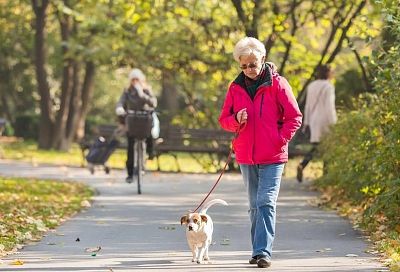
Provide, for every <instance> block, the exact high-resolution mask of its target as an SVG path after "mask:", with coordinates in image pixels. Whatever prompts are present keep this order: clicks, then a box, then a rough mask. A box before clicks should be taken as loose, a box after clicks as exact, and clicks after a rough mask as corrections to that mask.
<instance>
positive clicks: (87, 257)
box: [0, 160, 388, 272]
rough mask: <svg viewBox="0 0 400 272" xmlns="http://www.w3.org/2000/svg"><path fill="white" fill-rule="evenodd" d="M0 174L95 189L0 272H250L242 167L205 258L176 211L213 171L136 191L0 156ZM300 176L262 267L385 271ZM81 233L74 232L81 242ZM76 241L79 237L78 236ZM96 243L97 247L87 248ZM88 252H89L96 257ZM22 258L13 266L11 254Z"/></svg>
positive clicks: (226, 186)
mask: <svg viewBox="0 0 400 272" xmlns="http://www.w3.org/2000/svg"><path fill="white" fill-rule="evenodd" d="M0 175H2V176H21V177H35V178H44V179H60V180H71V181H81V182H85V183H87V184H88V185H90V186H92V187H93V188H95V189H96V190H97V191H98V194H97V195H96V196H95V197H94V199H93V203H92V206H91V207H90V208H88V209H86V210H84V211H83V212H81V213H79V214H77V215H75V216H74V217H72V218H70V219H69V220H67V221H66V222H65V223H64V224H62V225H61V226H60V227H59V228H57V229H56V230H55V231H50V232H48V233H47V234H46V236H45V237H44V238H43V239H42V240H41V241H40V242H35V243H30V244H28V245H27V246H25V247H24V248H23V249H22V250H20V252H19V253H18V254H14V255H11V256H7V257H6V258H4V259H2V260H1V261H0V271H42V272H43V271H86V272H89V271H164V270H165V271H251V269H259V268H256V266H255V265H250V264H248V258H249V257H250V254H251V250H250V248H251V247H250V239H249V230H250V225H249V219H248V215H247V198H246V193H245V189H244V185H243V182H242V179H241V176H240V175H239V174H226V175H224V177H223V178H222V181H221V183H220V185H219V186H218V187H217V189H216V191H215V193H214V194H213V195H212V196H211V198H221V199H224V200H225V201H227V202H228V204H229V206H218V205H215V206H213V207H211V208H210V209H209V211H208V214H209V215H210V216H211V217H212V218H213V221H214V239H213V240H214V242H213V244H212V246H211V247H210V258H211V260H210V262H209V263H207V264H200V265H199V264H196V263H192V262H191V252H190V250H189V248H188V245H187V243H186V239H185V229H184V227H182V226H181V225H180V218H181V216H182V215H184V214H185V213H186V212H187V211H188V210H190V209H194V208H195V207H196V205H197V204H198V203H199V202H200V201H201V200H202V198H203V197H204V195H205V194H206V193H207V192H208V190H209V189H210V188H211V186H212V185H213V184H214V181H215V180H216V178H217V175H201V174H167V173H157V172H154V173H146V175H145V177H144V183H143V186H142V190H143V194H142V195H137V187H136V184H135V183H133V184H126V183H125V182H124V177H125V173H124V172H123V171H112V172H111V174H110V175H105V174H104V172H102V171H98V172H96V173H95V174H94V175H91V174H90V173H89V171H88V170H87V169H81V168H68V167H58V166H46V165H41V166H37V165H32V164H29V163H21V162H13V161H4V160H2V161H1V160H0ZM315 197H316V193H315V192H310V191H309V190H308V186H307V182H305V183H304V184H298V183H297V182H296V181H295V180H291V179H284V180H283V181H282V186H281V192H280V196H279V199H278V209H277V213H278V218H277V236H276V239H275V243H274V250H273V260H272V266H271V267H270V268H267V269H264V270H268V271H280V272H281V271H282V272H284V271H319V272H323V271H362V272H367V271H388V270H387V269H386V268H385V267H384V266H383V265H382V264H381V263H379V261H378V258H377V256H374V255H372V254H369V253H366V252H368V250H370V248H369V244H368V243H367V242H366V240H365V237H362V234H361V233H360V232H358V231H357V230H354V229H353V228H352V226H351V225H350V223H349V222H348V221H347V220H345V219H343V218H341V217H339V216H338V215H336V214H335V213H334V212H331V211H325V210H322V209H319V208H317V207H314V206H313V205H311V204H310V203H311V202H312V200H313V199H315ZM78 238H79V239H78ZM77 240H79V242H77ZM95 247H101V250H100V251H99V252H97V253H96V254H93V253H92V252H86V251H85V249H86V248H95ZM93 255H95V256H93ZM16 259H19V260H22V261H23V262H24V264H23V265H12V264H11V263H12V262H13V261H14V260H16Z"/></svg>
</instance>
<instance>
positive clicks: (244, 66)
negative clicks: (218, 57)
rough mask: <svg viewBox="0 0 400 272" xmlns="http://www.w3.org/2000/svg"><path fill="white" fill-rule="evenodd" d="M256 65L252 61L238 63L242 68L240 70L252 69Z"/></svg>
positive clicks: (256, 65)
mask: <svg viewBox="0 0 400 272" xmlns="http://www.w3.org/2000/svg"><path fill="white" fill-rule="evenodd" d="M257 67H258V64H257V62H252V63H249V64H242V65H240V69H242V70H246V69H247V68H250V69H254V68H257Z"/></svg>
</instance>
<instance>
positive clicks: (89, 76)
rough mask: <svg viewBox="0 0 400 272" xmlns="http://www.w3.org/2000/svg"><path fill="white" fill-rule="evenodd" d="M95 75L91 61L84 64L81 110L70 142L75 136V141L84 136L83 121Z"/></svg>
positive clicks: (87, 109) (92, 89)
mask: <svg viewBox="0 0 400 272" xmlns="http://www.w3.org/2000/svg"><path fill="white" fill-rule="evenodd" d="M95 74H96V67H95V64H94V63H93V62H92V61H88V62H86V66H85V77H84V79H83V84H82V91H81V96H82V97H81V102H82V103H81V109H80V112H79V115H78V117H77V120H76V124H75V126H76V127H75V129H74V130H73V131H71V132H74V135H70V136H69V137H70V138H71V141H72V139H73V137H74V136H75V137H76V139H78V140H80V139H82V138H83V137H84V136H85V120H86V116H87V113H88V111H89V101H90V100H91V98H92V96H93V92H94V79H95Z"/></svg>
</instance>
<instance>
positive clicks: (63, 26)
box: [53, 1, 76, 150]
mask: <svg viewBox="0 0 400 272" xmlns="http://www.w3.org/2000/svg"><path fill="white" fill-rule="evenodd" d="M64 4H65V5H67V3H66V2H65V1H64ZM57 15H58V20H59V23H60V30H61V44H62V48H61V49H62V50H61V51H62V58H63V73H62V84H61V97H60V109H59V110H58V114H57V121H56V124H55V129H54V136H53V147H54V148H56V149H60V150H66V146H65V145H66V143H65V134H66V129H67V122H68V116H69V108H70V101H71V96H72V88H73V87H74V86H73V80H74V79H73V77H74V66H75V65H76V61H74V60H72V59H71V57H70V56H68V53H69V44H68V42H69V40H70V37H71V34H72V28H73V19H72V17H71V16H70V15H68V14H61V13H60V11H59V12H58V13H57Z"/></svg>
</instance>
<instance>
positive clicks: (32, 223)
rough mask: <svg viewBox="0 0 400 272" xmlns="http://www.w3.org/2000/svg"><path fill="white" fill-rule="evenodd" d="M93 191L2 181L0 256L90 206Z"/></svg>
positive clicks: (68, 185)
mask: <svg viewBox="0 0 400 272" xmlns="http://www.w3.org/2000/svg"><path fill="white" fill-rule="evenodd" d="M93 193H94V192H93V190H92V189H90V188H89V187H88V186H86V185H84V184H81V183H77V182H61V181H49V180H36V179H22V178H6V177H0V256H4V255H6V254H7V253H10V252H13V251H15V250H17V249H19V248H21V245H22V244H23V243H25V242H28V241H38V240H39V239H40V238H41V237H42V235H43V234H44V232H46V231H48V230H49V229H53V228H55V227H56V226H58V225H59V224H60V223H62V222H63V221H64V220H65V219H66V218H68V217H70V216H72V215H74V214H75V213H76V212H78V211H80V210H81V209H82V208H84V207H87V206H89V205H90V204H89V202H88V201H89V200H90V198H91V197H92V195H93Z"/></svg>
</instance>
